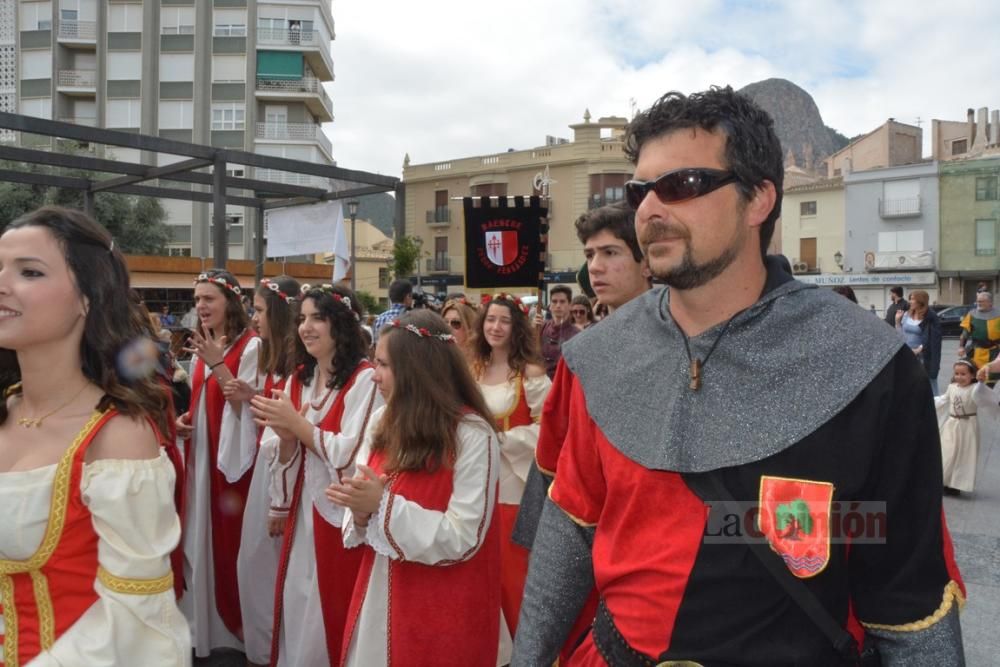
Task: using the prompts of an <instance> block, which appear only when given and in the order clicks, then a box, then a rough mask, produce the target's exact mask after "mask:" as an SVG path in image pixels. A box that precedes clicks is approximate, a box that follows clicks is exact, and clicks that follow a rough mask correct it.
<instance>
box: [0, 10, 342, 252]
mask: <svg viewBox="0 0 1000 667" xmlns="http://www.w3.org/2000/svg"><path fill="white" fill-rule="evenodd" d="M334 34H335V33H334V21H333V16H332V14H331V11H330V2H329V0H268V1H267V2H263V1H258V0H0V109H3V110H11V111H13V110H17V111H18V112H19V113H22V114H26V115H30V116H36V117H40V118H47V119H53V120H60V121H65V122H71V123H76V124H78V125H90V126H95V127H103V128H109V129H115V130H124V131H128V132H140V133H142V134H150V135H158V136H160V137H163V138H167V139H176V140H180V141H188V142H194V143H200V144H205V145H212V146H218V147H228V148H235V149H240V150H247V151H252V152H256V153H261V154H265V155H272V156H277V157H287V158H292V159H297V160H306V161H309V162H314V163H321V164H335V161H334V159H333V148H332V146H331V144H330V140H329V138H328V137H327V135H326V134H325V133H324V132H323V130H322V124H323V123H326V122H330V121H332V120H333V103H332V101H331V100H330V97H329V95H328V93H327V91H326V89H325V85H324V84H325V83H328V82H331V81H333V78H334V70H333V57H332V54H331V49H330V44H331V41H332V40H333V39H334ZM12 82H13V83H12ZM8 138H9V137H8ZM0 139H3V137H0ZM20 141H21V142H22V143H24V144H26V145H31V146H32V147H38V146H39V145H44V144H46V143H48V142H49V141H50V140H49V139H47V138H46V139H42V138H40V137H35V136H32V135H27V134H22V136H21V138H20ZM96 150H98V151H99V152H103V153H104V154H105V157H107V156H111V157H114V158H117V159H121V160H125V161H132V162H145V163H151V162H152V161H153V160H156V159H159V161H160V164H161V165H163V164H169V163H170V162H173V161H177V160H180V159H181V158H172V157H171V156H160V157H159V158H156V157H153V156H151V155H141V154H139V152H138V151H133V150H130V149H122V148H114V149H110V148H109V149H107V150H106V151H105V150H104V149H103V148H102V147H98V148H97V149H96ZM246 169H249V168H246ZM231 173H233V175H237V176H247V177H254V178H259V179H262V180H269V181H274V182H282V183H289V184H294V185H305V186H313V187H317V188H323V189H328V188H329V181H328V180H326V179H321V178H318V177H313V176H306V175H299V174H290V173H287V172H280V171H274V170H267V169H257V170H256V173H255V174H250V173H245V171H244V168H243V167H242V166H241V165H233V169H232V172H231ZM171 187H185V186H184V185H173V184H172V185H171ZM194 187H200V186H194ZM163 204H164V207H165V208H166V210H167V213H168V220H167V222H168V224H169V225H170V229H171V231H172V240H171V243H170V253H171V254H173V255H180V256H187V255H193V256H195V257H211V256H212V246H211V239H212V232H211V217H212V216H211V210H210V206H209V205H208V204H205V203H191V202H185V201H175V200H164V201H163ZM250 215H251V212H250V211H249V210H247V209H244V208H242V207H237V206H230V207H227V228H228V237H229V245H230V247H229V256H230V257H232V258H234V259H240V258H248V257H251V256H252V244H253V238H252V225H251V224H250V218H249V216H250Z"/></svg>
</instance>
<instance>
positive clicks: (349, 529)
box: [341, 405, 385, 549]
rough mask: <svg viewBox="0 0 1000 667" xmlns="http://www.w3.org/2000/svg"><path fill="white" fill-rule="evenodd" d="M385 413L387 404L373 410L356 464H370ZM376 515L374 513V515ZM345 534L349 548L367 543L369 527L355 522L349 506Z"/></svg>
mask: <svg viewBox="0 0 1000 667" xmlns="http://www.w3.org/2000/svg"><path fill="white" fill-rule="evenodd" d="M384 414H385V406H384V405H383V406H382V407H379V408H377V409H375V410H372V415H371V417H369V418H368V426H367V428H365V434H364V439H363V440H362V443H361V447H360V448H359V449H358V455H357V457H356V458H355V465H357V464H358V463H364V464H365V465H367V464H368V461H369V459H371V454H372V434H373V433H374V432H375V429H376V428H377V427H378V423H379V422H380V421H382V415H384ZM382 498H383V500H384V499H385V494H384V493H383V494H382ZM373 516H374V515H373ZM341 530H342V531H343V534H344V546H345V547H346V548H348V549H351V548H353V547H357V546H361V545H362V544H367V541H366V539H367V532H368V529H367V527H362V526H358V525H356V524H355V523H354V512H352V511H351V510H350V509H349V508H345V509H344V524H343V526H342V527H341Z"/></svg>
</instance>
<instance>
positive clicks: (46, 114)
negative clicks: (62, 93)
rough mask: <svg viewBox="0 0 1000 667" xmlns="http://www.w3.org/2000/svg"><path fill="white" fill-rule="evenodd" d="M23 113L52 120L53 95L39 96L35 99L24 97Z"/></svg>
mask: <svg viewBox="0 0 1000 667" xmlns="http://www.w3.org/2000/svg"><path fill="white" fill-rule="evenodd" d="M20 104H21V113H22V114H24V115H25V116H32V117H34V118H44V119H46V120H52V98H51V97H37V98H35V99H28V100H24V99H22V100H21V101H20Z"/></svg>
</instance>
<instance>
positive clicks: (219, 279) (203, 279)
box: [194, 273, 243, 296]
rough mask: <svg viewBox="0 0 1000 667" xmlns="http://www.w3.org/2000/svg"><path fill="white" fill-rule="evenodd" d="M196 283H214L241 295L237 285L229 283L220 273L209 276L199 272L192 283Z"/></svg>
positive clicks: (241, 291)
mask: <svg viewBox="0 0 1000 667" xmlns="http://www.w3.org/2000/svg"><path fill="white" fill-rule="evenodd" d="M198 283H215V284H216V285H218V286H220V287H222V288H223V289H227V290H229V291H230V292H232V293H233V294H235V295H236V296H242V295H243V290H241V289H240V286H239V285H231V284H230V283H229V281H228V280H226V279H225V278H224V277H223V276H220V275H215V276H210V275H208V274H207V273H199V274H198V277H197V278H195V279H194V284H195V285H197V284H198Z"/></svg>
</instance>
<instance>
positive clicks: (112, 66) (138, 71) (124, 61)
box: [108, 51, 142, 81]
mask: <svg viewBox="0 0 1000 667" xmlns="http://www.w3.org/2000/svg"><path fill="white" fill-rule="evenodd" d="M140 79H142V53H141V52H140V51H125V52H120V51H114V52H111V53H109V54H108V80H109V81H138V80H140Z"/></svg>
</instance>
